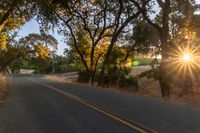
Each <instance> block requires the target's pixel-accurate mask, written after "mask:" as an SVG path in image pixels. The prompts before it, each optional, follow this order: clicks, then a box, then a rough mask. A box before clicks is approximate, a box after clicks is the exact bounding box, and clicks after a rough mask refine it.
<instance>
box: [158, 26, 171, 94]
mask: <svg viewBox="0 0 200 133" xmlns="http://www.w3.org/2000/svg"><path fill="white" fill-rule="evenodd" d="M166 32H167V31H166V29H165V28H163V29H162V31H161V48H162V51H161V55H162V61H161V64H160V78H159V83H160V87H161V95H162V97H169V96H170V89H171V85H170V82H171V80H170V78H171V77H170V76H169V70H170V68H169V63H170V62H169V60H168V56H169V55H168V54H169V53H168V52H169V48H168V42H167V39H168V33H166Z"/></svg>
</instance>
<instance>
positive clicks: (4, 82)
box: [0, 75, 7, 102]
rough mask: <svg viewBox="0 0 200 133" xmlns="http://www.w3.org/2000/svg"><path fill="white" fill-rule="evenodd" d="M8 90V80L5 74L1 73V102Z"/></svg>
mask: <svg viewBox="0 0 200 133" xmlns="http://www.w3.org/2000/svg"><path fill="white" fill-rule="evenodd" d="M6 92H7V80H6V77H5V76H2V75H0V102H2V100H3V97H4V96H5V94H6Z"/></svg>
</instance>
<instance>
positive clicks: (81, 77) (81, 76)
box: [77, 70, 90, 83]
mask: <svg viewBox="0 0 200 133" xmlns="http://www.w3.org/2000/svg"><path fill="white" fill-rule="evenodd" d="M89 78H90V77H89V75H88V73H87V71H86V70H80V71H79V72H78V78H77V81H78V82H84V83H87V82H88V81H89Z"/></svg>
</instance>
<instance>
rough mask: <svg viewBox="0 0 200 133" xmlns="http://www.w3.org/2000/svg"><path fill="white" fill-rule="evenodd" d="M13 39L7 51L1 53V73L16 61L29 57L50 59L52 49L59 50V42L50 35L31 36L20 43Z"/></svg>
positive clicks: (22, 39)
mask: <svg viewBox="0 0 200 133" xmlns="http://www.w3.org/2000/svg"><path fill="white" fill-rule="evenodd" d="M14 37H15V36H13V38H10V39H9V40H10V41H8V43H9V45H8V47H7V50H6V51H3V52H0V60H1V62H0V72H2V71H6V69H7V67H8V66H9V65H10V64H11V63H12V62H13V61H15V60H18V59H20V58H22V59H28V57H40V58H42V59H45V60H47V59H49V58H50V48H54V49H55V48H57V45H58V42H57V40H56V39H55V38H54V37H53V36H51V35H48V34H45V33H42V34H41V35H39V34H29V35H28V36H26V37H24V38H21V39H20V40H19V41H18V42H17V41H15V39H14Z"/></svg>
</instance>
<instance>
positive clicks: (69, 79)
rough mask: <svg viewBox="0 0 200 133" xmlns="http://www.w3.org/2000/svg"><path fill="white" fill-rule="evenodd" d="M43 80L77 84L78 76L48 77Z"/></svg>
mask: <svg viewBox="0 0 200 133" xmlns="http://www.w3.org/2000/svg"><path fill="white" fill-rule="evenodd" d="M43 79H46V80H52V81H57V82H61V83H75V82H76V76H67V77H65V76H62V75H46V76H45V77H44V78H43Z"/></svg>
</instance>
